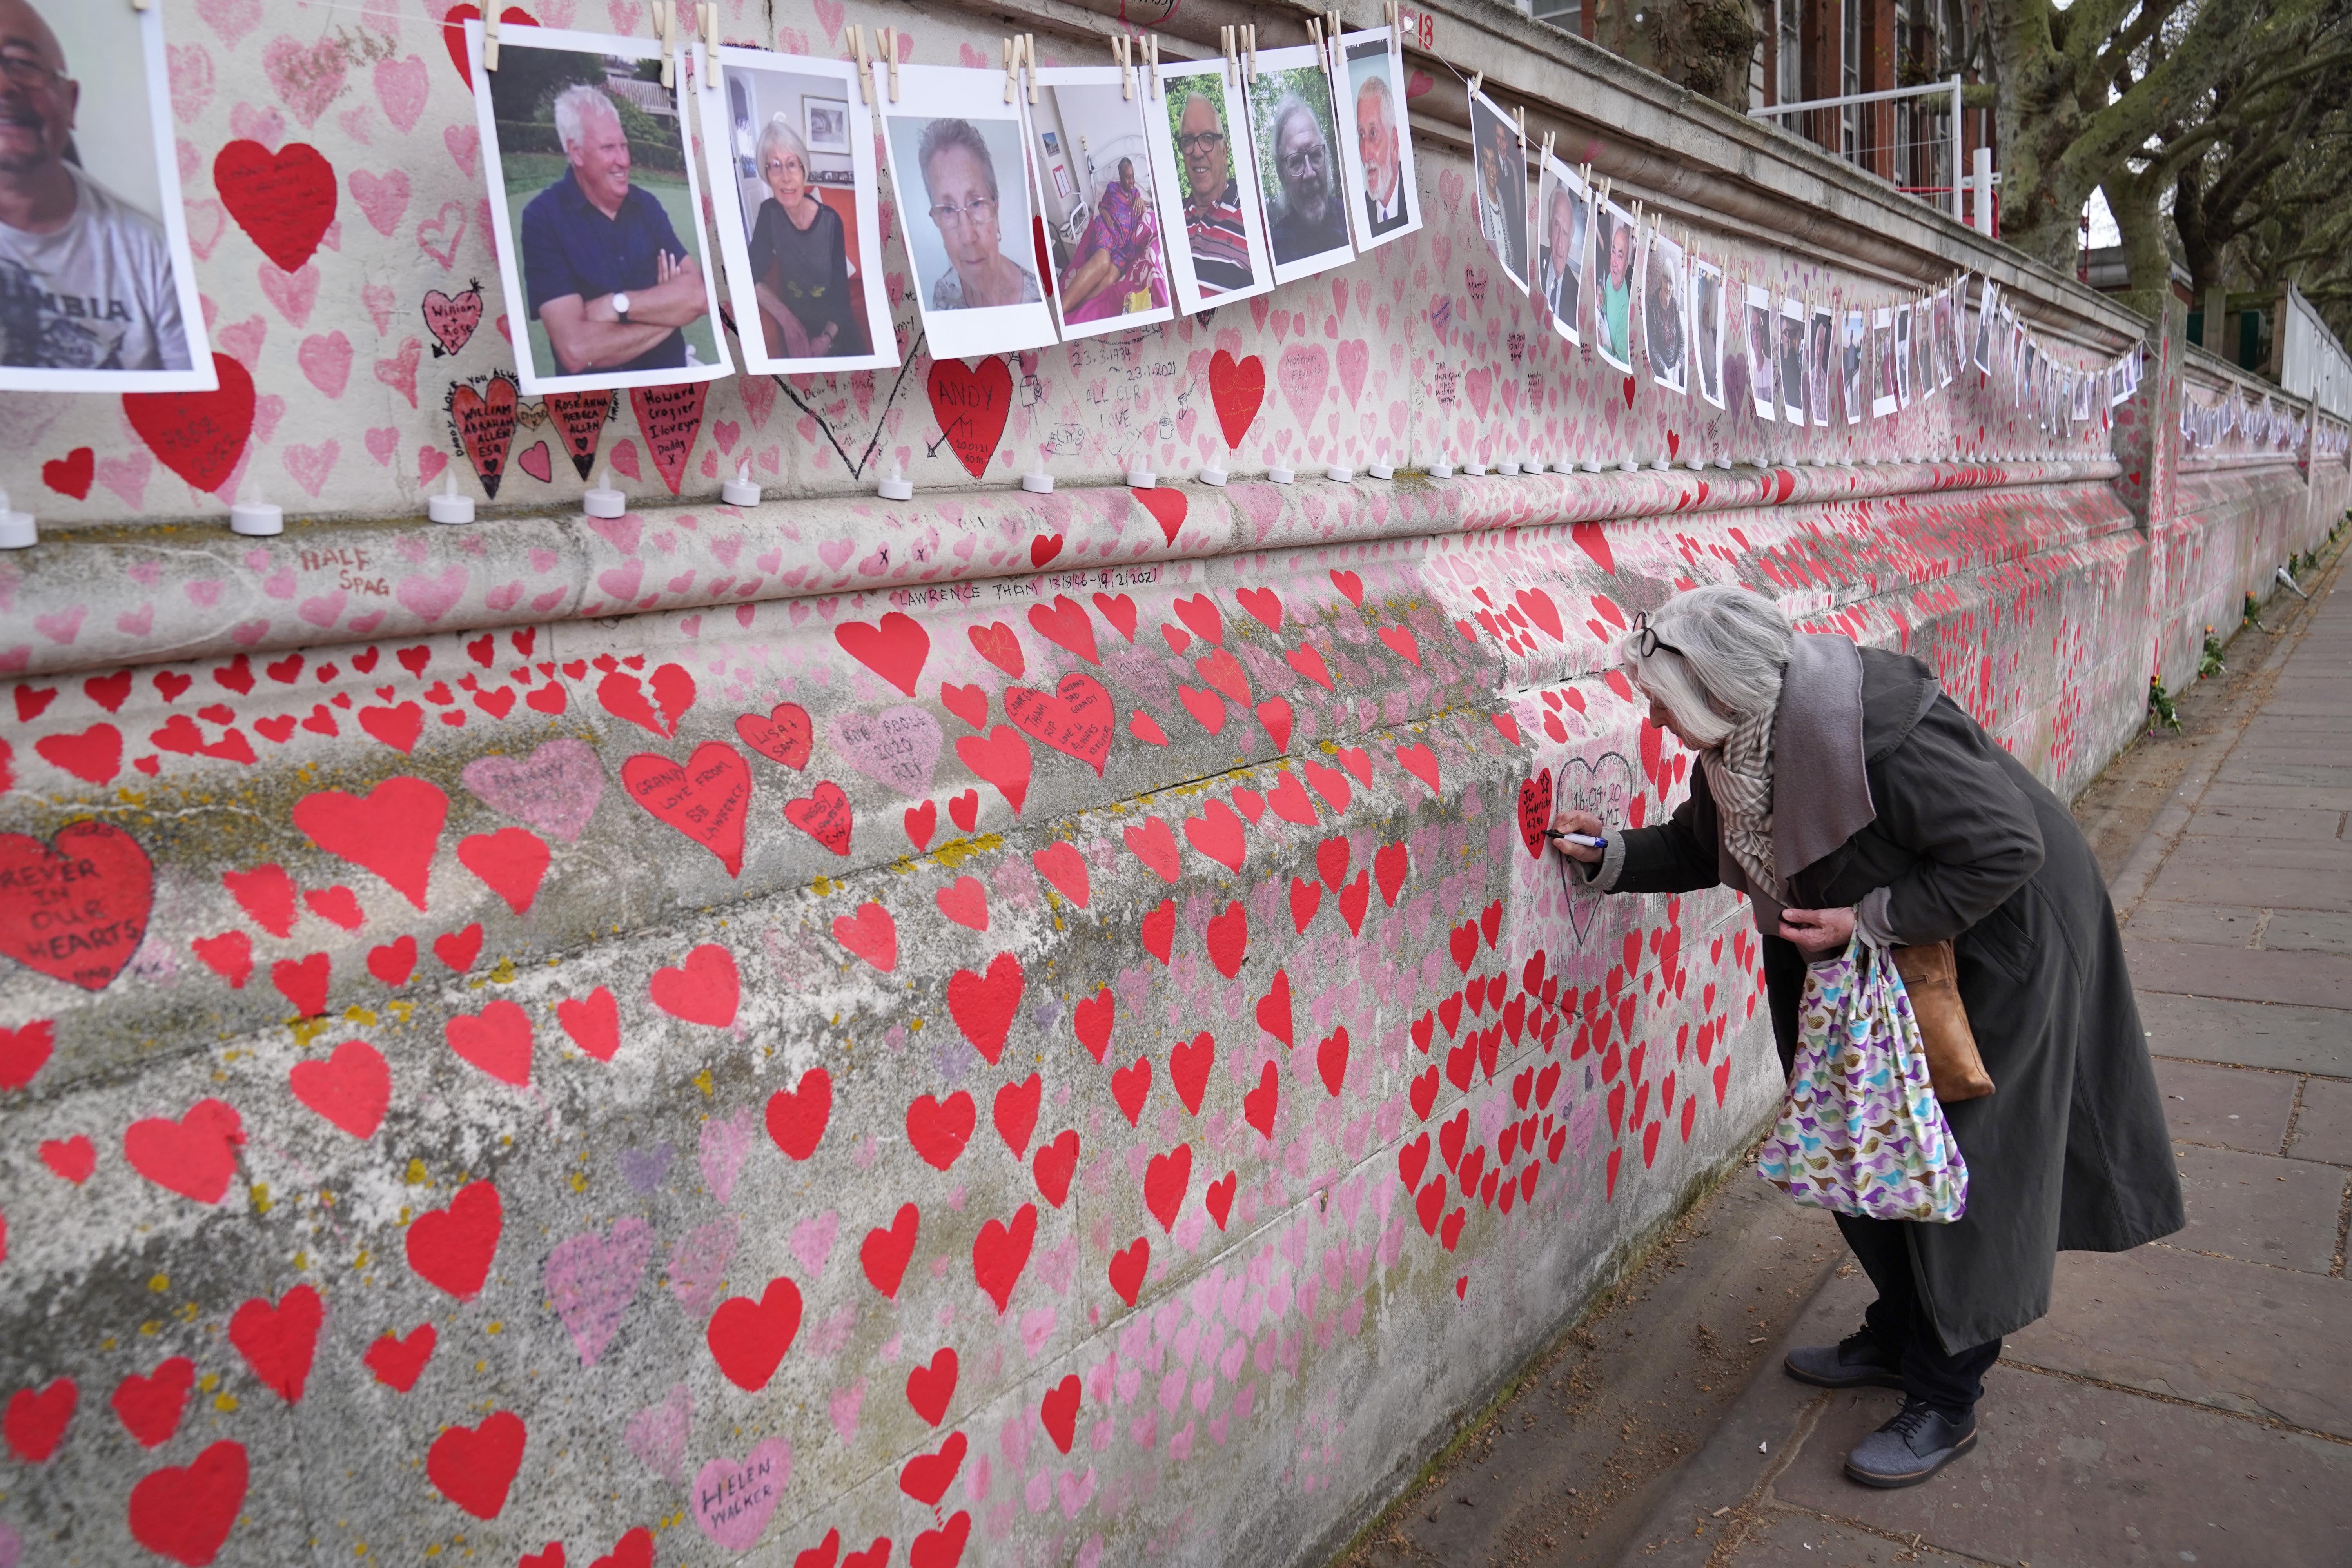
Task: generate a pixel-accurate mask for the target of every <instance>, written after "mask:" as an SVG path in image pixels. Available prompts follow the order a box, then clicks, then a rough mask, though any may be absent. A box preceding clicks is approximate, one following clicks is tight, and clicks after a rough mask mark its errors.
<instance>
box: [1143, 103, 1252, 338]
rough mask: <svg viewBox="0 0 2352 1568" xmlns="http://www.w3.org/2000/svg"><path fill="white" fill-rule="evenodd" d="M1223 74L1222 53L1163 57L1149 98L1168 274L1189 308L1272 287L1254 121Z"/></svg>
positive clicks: (1179, 303) (1147, 131) (1147, 127)
mask: <svg viewBox="0 0 2352 1568" xmlns="http://www.w3.org/2000/svg"><path fill="white" fill-rule="evenodd" d="M1226 72H1227V66H1226V62H1225V61H1224V60H1223V59H1222V58H1219V59H1208V60H1198V61H1194V62H1192V63H1190V64H1185V65H1166V64H1163V65H1162V66H1160V94H1159V96H1158V97H1157V98H1155V99H1152V100H1150V101H1149V102H1148V103H1146V104H1145V106H1144V127H1143V129H1144V136H1145V139H1146V141H1147V142H1149V143H1150V150H1151V170H1152V177H1153V186H1154V189H1155V191H1156V193H1157V195H1158V196H1159V198H1160V229H1161V231H1162V232H1163V233H1165V234H1166V235H1167V237H1168V272H1169V276H1170V278H1171V280H1172V281H1173V282H1174V283H1175V285H1176V307H1177V309H1178V310H1181V311H1183V312H1184V313H1185V314H1186V315H1188V316H1189V315H1192V314H1194V313H1195V312H1197V311H1201V310H1207V309H1209V308H1211V307H1213V306H1216V305H1222V304H1223V303H1225V302H1226V301H1227V300H1245V299H1247V298H1248V297H1249V296H1251V295H1253V294H1263V293H1265V291H1266V290H1267V289H1271V288H1273V287H1274V258H1273V257H1272V256H1271V255H1270V254H1268V252H1267V250H1266V246H1265V208H1264V207H1263V206H1262V205H1261V204H1260V203H1259V201H1258V195H1257V163H1256V161H1255V159H1254V158H1253V157H1252V156H1251V152H1250V142H1249V119H1248V116H1246V115H1245V114H1244V113H1243V112H1242V93H1241V88H1240V86H1239V85H1238V84H1237V83H1235V82H1234V81H1231V80H1229V79H1227V74H1226ZM1140 90H1141V89H1140V88H1139V89H1138V91H1139V92H1140Z"/></svg>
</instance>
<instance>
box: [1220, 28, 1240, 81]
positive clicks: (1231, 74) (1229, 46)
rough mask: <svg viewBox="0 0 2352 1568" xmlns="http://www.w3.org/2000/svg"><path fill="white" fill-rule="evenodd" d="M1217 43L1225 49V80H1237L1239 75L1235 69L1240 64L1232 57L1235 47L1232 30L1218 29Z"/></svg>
mask: <svg viewBox="0 0 2352 1568" xmlns="http://www.w3.org/2000/svg"><path fill="white" fill-rule="evenodd" d="M1218 34H1219V37H1218V42H1220V43H1222V44H1223V45H1224V47H1225V78H1226V79H1227V80H1229V81H1230V80H1237V79H1239V73H1238V71H1237V69H1236V68H1237V67H1238V66H1239V65H1240V64H1241V62H1240V61H1239V60H1238V59H1236V58H1234V48H1235V47H1236V46H1235V45H1234V28H1233V27H1231V26H1224V27H1221V28H1219V29H1218Z"/></svg>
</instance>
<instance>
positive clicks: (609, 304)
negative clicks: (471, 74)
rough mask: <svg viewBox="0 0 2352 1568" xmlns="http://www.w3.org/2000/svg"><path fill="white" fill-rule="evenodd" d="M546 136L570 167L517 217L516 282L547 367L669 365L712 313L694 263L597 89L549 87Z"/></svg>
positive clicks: (675, 364) (679, 363)
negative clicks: (633, 178) (636, 176)
mask: <svg viewBox="0 0 2352 1568" xmlns="http://www.w3.org/2000/svg"><path fill="white" fill-rule="evenodd" d="M551 107H552V114H553V119H554V121H555V132H556V136H557V138H558V140H559V141H560V142H561V143H562V148H563V156H564V161H565V163H567V164H568V165H569V167H568V168H567V169H566V170H565V172H564V173H563V174H560V175H558V176H557V177H556V180H555V182H554V183H553V184H551V185H549V186H548V187H547V188H546V189H545V190H543V191H541V192H540V193H539V195H536V196H533V197H532V198H531V199H530V205H528V206H526V207H524V208H523V213H522V225H521V228H522V273H523V289H524V292H525V293H526V294H527V295H528V296H529V300H530V314H531V315H532V316H533V317H534V318H536V319H537V320H538V321H539V323H540V325H541V326H542V327H543V328H545V329H546V332H547V343H548V348H549V351H550V352H551V353H552V354H553V356H554V358H555V362H556V363H555V364H554V365H553V366H551V367H549V370H548V372H547V374H553V375H567V376H568V375H590V374H597V373H600V372H614V373H622V372H632V371H648V370H675V369H680V368H683V367H684V366H685V365H686V364H687V363H688V350H687V338H686V333H685V332H684V331H682V330H681V329H683V328H685V327H687V326H688V325H690V324H692V323H693V322H695V321H699V320H700V319H701V318H702V317H703V316H704V315H705V313H706V312H707V311H708V310H709V296H708V293H707V291H706V290H705V289H704V285H703V277H702V269H701V268H700V267H699V266H698V265H697V264H696V261H695V258H694V257H693V255H692V254H691V253H690V252H689V251H688V249H687V247H685V246H684V245H682V244H680V243H679V241H678V237H677V229H676V228H675V227H674V226H672V225H671V223H670V217H669V213H668V212H667V209H666V208H665V207H664V206H663V205H662V203H661V202H660V201H659V200H658V199H657V198H656V197H655V196H654V195H652V194H651V193H650V192H648V191H646V189H644V188H643V187H642V186H635V185H632V184H630V183H629V168H630V155H629V141H628V137H627V136H626V134H625V133H624V132H623V130H622V126H621V115H620V112H619V110H616V109H615V108H614V104H613V100H612V99H611V98H610V97H608V96H607V95H606V93H605V90H604V89H602V88H600V87H596V86H593V85H592V84H589V83H585V82H582V83H575V84H574V85H572V86H571V87H568V88H565V89H563V90H562V92H561V93H559V94H557V95H556V98H555V100H554V103H553V105H552V106H551Z"/></svg>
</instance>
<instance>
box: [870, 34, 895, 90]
mask: <svg viewBox="0 0 2352 1568" xmlns="http://www.w3.org/2000/svg"><path fill="white" fill-rule="evenodd" d="M874 42H875V43H876V45H877V46H878V47H880V49H881V50H882V59H883V62H884V63H885V64H886V65H887V67H888V68H889V71H890V101H891V102H893V103H896V102H898V28H896V27H877V28H875V29H874Z"/></svg>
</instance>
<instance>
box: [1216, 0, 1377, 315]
mask: <svg viewBox="0 0 2352 1568" xmlns="http://www.w3.org/2000/svg"><path fill="white" fill-rule="evenodd" d="M1243 96H1244V100H1246V101H1247V103H1248V105H1249V128H1250V141H1251V144H1252V145H1253V146H1254V147H1255V150H1256V153H1257V186H1258V194H1259V195H1260V196H1261V197H1263V198H1264V200H1265V237H1266V244H1267V246H1268V247H1269V248H1271V249H1272V250H1273V252H1274V280H1275V281H1276V283H1288V282H1290V281H1291V280H1293V279H1298V278H1310V277H1312V276H1314V275H1315V274H1316V273H1318V272H1322V271H1326V270H1328V269H1329V268H1334V267H1339V266H1343V265H1345V264H1346V263H1347V262H1349V261H1351V260H1353V259H1354V258H1355V255H1356V248H1355V242H1354V240H1353V239H1352V238H1351V237H1350V231H1349V225H1348V208H1349V193H1348V191H1347V190H1346V189H1343V188H1342V186H1343V179H1342V176H1341V174H1340V170H1339V116H1338V114H1337V112H1336V111H1335V110H1334V109H1333V106H1332V101H1331V73H1330V72H1329V71H1328V70H1326V69H1325V68H1324V58H1323V51H1322V50H1321V49H1319V48H1318V47H1316V46H1315V45H1313V44H1300V45H1297V46H1296V47H1292V48H1286V49H1260V50H1259V51H1258V55H1257V79H1256V80H1255V81H1253V82H1250V83H1249V84H1247V86H1246V87H1244V89H1243Z"/></svg>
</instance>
